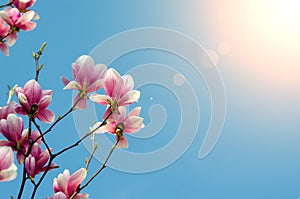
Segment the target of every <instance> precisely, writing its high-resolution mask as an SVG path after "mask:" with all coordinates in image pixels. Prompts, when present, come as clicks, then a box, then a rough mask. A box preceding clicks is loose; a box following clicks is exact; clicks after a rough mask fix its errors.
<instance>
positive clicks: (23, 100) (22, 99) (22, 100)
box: [18, 93, 31, 112]
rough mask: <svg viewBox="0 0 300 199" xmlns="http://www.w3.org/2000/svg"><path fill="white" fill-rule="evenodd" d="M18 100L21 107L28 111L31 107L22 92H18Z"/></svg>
mask: <svg viewBox="0 0 300 199" xmlns="http://www.w3.org/2000/svg"><path fill="white" fill-rule="evenodd" d="M18 100H19V102H20V104H21V105H22V107H24V108H25V110H26V111H27V112H29V111H30V109H31V107H30V105H29V102H28V99H27V97H26V96H25V95H24V93H18Z"/></svg>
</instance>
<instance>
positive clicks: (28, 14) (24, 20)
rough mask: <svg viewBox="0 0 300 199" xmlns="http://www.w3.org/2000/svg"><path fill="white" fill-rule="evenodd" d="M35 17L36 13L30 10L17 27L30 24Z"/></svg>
mask: <svg viewBox="0 0 300 199" xmlns="http://www.w3.org/2000/svg"><path fill="white" fill-rule="evenodd" d="M34 15H35V12H34V11H32V10H30V11H27V12H25V13H24V14H23V15H22V16H21V17H20V18H19V19H18V20H17V22H16V25H23V24H26V23H28V22H29V21H30V20H31V19H32V18H33V17H34Z"/></svg>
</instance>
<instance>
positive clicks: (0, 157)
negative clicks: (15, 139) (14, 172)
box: [0, 147, 14, 171]
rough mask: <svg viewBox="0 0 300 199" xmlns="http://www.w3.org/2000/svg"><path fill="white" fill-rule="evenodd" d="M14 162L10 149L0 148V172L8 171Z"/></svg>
mask: <svg viewBox="0 0 300 199" xmlns="http://www.w3.org/2000/svg"><path fill="white" fill-rule="evenodd" d="M13 162H14V154H13V151H12V149H11V148H10V147H0V171H1V170H4V169H8V168H9V167H10V166H11V165H12V164H13Z"/></svg>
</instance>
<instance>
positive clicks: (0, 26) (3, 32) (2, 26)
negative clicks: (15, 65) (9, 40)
mask: <svg viewBox="0 0 300 199" xmlns="http://www.w3.org/2000/svg"><path fill="white" fill-rule="evenodd" d="M9 30H10V27H9V26H8V25H7V24H6V22H5V21H4V20H3V19H2V18H1V16H0V50H1V51H2V53H3V54H4V55H6V56H8V55H9V49H8V46H7V45H6V43H5V42H4V41H3V38H4V37H6V36H7V35H8V33H9ZM1 38H2V39H1Z"/></svg>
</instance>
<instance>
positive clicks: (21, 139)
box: [0, 114, 42, 164]
mask: <svg viewBox="0 0 300 199" xmlns="http://www.w3.org/2000/svg"><path fill="white" fill-rule="evenodd" d="M23 127H24V123H23V119H22V118H20V117H18V116H16V115H15V114H9V115H8V116H7V120H6V119H1V120H0V133H2V135H3V136H4V137H5V138H6V139H7V140H0V147H1V146H8V147H11V148H12V149H13V150H16V151H17V160H18V162H19V164H22V163H23V161H24V155H23V154H26V153H27V149H28V147H29V139H28V133H29V132H28V129H26V130H23ZM38 137H39V133H38V131H34V130H31V139H32V140H36V139H37V138H38ZM41 142H42V140H41V139H39V140H37V143H41Z"/></svg>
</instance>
